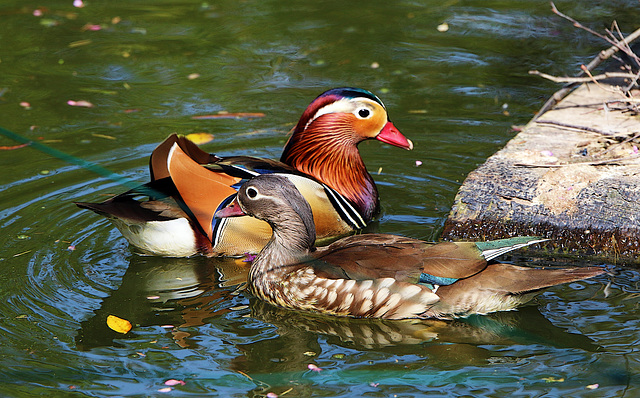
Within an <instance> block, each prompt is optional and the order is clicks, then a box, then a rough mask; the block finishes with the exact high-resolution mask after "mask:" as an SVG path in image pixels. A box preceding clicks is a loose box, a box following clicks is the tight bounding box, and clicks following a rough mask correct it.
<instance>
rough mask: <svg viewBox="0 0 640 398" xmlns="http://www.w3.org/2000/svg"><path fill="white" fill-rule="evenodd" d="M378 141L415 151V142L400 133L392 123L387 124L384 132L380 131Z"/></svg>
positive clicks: (383, 129)
mask: <svg viewBox="0 0 640 398" xmlns="http://www.w3.org/2000/svg"><path fill="white" fill-rule="evenodd" d="M376 139H377V140H378V141H382V142H384V143H385V144H389V145H393V146H397V147H399V148H404V149H407V150H409V151H410V150H412V149H413V142H411V140H408V139H407V137H405V136H404V135H402V133H401V132H400V131H398V129H397V128H396V126H394V125H393V123H391V122H387V124H386V125H385V126H384V127H383V128H382V130H380V133H379V134H378V135H377V136H376Z"/></svg>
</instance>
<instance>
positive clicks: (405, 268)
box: [314, 234, 487, 284]
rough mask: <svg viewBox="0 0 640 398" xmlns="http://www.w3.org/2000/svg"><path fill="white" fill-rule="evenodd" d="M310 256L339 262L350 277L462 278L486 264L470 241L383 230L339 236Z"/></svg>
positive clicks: (481, 268)
mask: <svg viewBox="0 0 640 398" xmlns="http://www.w3.org/2000/svg"><path fill="white" fill-rule="evenodd" d="M314 256H315V257H316V258H317V259H318V260H322V261H323V262H326V263H330V264H334V265H339V266H340V267H341V268H342V269H343V270H344V272H346V273H347V274H348V275H349V276H350V277H351V278H352V279H363V278H394V279H396V280H398V281H403V282H411V283H418V282H425V283H434V282H433V281H426V280H421V279H424V277H423V275H424V274H428V275H433V276H437V277H439V278H450V279H455V280H457V279H460V278H466V277H469V276H471V275H474V274H476V273H478V272H480V271H482V270H483V269H484V268H485V267H486V265H487V262H486V261H485V259H484V258H483V257H482V252H481V251H480V250H479V249H478V248H477V247H476V246H475V244H474V243H472V242H462V243H454V242H442V243H429V242H423V241H420V240H417V239H411V238H405V237H402V236H397V235H386V234H365V235H354V236H350V237H347V238H343V239H341V240H339V241H337V242H334V243H332V244H331V245H329V246H327V247H326V248H320V249H318V251H317V252H316V253H315V254H314ZM450 283H451V282H450ZM436 284H440V283H436Z"/></svg>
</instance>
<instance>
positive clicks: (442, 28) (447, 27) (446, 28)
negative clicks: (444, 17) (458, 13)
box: [438, 22, 449, 32]
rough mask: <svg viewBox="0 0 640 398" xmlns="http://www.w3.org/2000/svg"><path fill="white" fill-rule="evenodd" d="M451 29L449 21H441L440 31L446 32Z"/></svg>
mask: <svg viewBox="0 0 640 398" xmlns="http://www.w3.org/2000/svg"><path fill="white" fill-rule="evenodd" d="M448 30H449V24H448V23H446V22H445V23H441V24H440V25H438V32H446V31H448Z"/></svg>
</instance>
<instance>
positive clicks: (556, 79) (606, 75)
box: [529, 70, 638, 83]
mask: <svg viewBox="0 0 640 398" xmlns="http://www.w3.org/2000/svg"><path fill="white" fill-rule="evenodd" d="M529 74H530V75H535V76H540V77H542V78H544V79H547V80H551V81H552V82H556V83H588V82H592V81H597V80H604V79H610V78H623V79H637V78H638V75H636V74H633V73H624V72H606V73H603V74H601V75H595V76H590V77H558V76H552V75H548V74H546V73H543V72H540V71H537V70H530V71H529Z"/></svg>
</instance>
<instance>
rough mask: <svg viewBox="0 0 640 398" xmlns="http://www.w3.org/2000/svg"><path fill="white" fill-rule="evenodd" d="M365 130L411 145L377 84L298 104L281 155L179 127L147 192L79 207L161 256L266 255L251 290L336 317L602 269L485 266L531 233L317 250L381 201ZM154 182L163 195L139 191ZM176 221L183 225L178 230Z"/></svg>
mask: <svg viewBox="0 0 640 398" xmlns="http://www.w3.org/2000/svg"><path fill="white" fill-rule="evenodd" d="M370 138H375V139H378V140H380V141H382V142H385V143H389V144H392V145H395V146H398V147H401V148H405V149H411V148H412V144H411V142H410V141H409V140H407V139H406V138H405V137H404V136H403V135H402V134H401V133H400V132H399V131H398V130H397V129H396V128H395V127H394V126H393V124H392V123H391V122H390V121H389V120H388V117H387V114H386V110H385V108H384V105H383V104H382V102H381V101H380V100H379V99H378V98H377V97H375V96H374V95H373V94H371V93H369V92H368V91H365V90H360V89H353V88H340V89H333V90H329V91H327V92H325V93H324V94H322V95H320V96H319V97H318V98H316V99H315V100H314V101H313V102H312V103H311V105H310V106H309V107H308V108H307V110H306V111H305V112H304V113H303V115H302V117H301V119H300V121H299V122H298V124H297V126H296V127H295V129H294V131H293V134H292V136H291V137H290V139H289V141H288V142H287V144H286V146H285V149H284V152H283V155H282V158H281V161H280V162H276V161H272V160H266V159H257V158H251V157H227V158H222V157H218V156H215V155H210V154H208V153H205V152H203V151H201V150H200V149H199V148H198V147H197V146H196V145H195V144H193V143H191V142H190V141H188V140H187V139H185V138H181V137H177V136H175V135H173V136H171V137H169V138H168V139H167V140H166V141H165V142H163V143H162V144H160V146H158V148H156V150H154V152H153V154H152V156H151V161H150V168H151V177H152V181H151V182H150V183H149V184H146V186H145V189H143V190H134V191H130V192H127V193H124V194H121V195H118V196H116V197H114V198H112V199H109V200H107V201H106V202H103V203H100V204H95V203H77V204H78V206H80V207H83V208H88V209H91V210H93V211H96V212H98V213H100V214H104V215H107V216H108V217H110V218H112V219H113V220H114V222H115V224H116V225H117V226H118V228H119V229H120V230H121V231H122V233H123V235H124V236H125V237H126V238H127V239H128V240H129V242H130V243H132V244H133V245H135V246H137V247H139V248H141V249H143V250H145V251H147V252H151V253H153V254H160V255H169V256H187V255H192V254H195V253H203V254H207V255H237V254H243V253H247V252H258V251H260V253H259V254H258V256H257V257H256V258H255V259H254V260H253V262H252V264H251V267H250V270H249V279H248V282H249V287H250V290H251V292H252V293H253V294H254V295H255V296H256V297H258V298H260V299H262V300H264V301H266V302H268V303H270V304H273V305H276V306H279V307H282V308H287V309H295V310H304V311H313V312H320V313H327V314H332V315H338V316H351V317H361V318H383V319H409V318H438V319H454V318H460V317H466V316H469V315H472V314H486V313H490V312H495V311H505V310H511V309H515V308H516V307H518V306H520V305H522V304H524V303H526V302H528V301H530V300H531V299H532V298H533V297H534V296H535V295H537V294H538V293H539V292H540V291H541V289H544V288H546V287H550V286H553V285H557V284H561V283H567V282H573V281H578V280H582V279H586V278H591V277H594V276H597V275H601V274H603V273H604V272H605V271H604V270H603V269H601V268H599V267H582V268H573V269H534V268H528V267H518V266H513V265H508V264H489V263H488V261H489V260H491V259H493V258H495V257H497V256H499V255H501V254H504V253H506V252H509V251H511V250H515V249H518V248H521V247H524V246H528V245H531V244H534V243H538V242H541V241H543V240H541V239H538V238H536V237H520V238H512V239H503V240H499V241H493V242H475V243H474V242H458V243H454V242H443V243H429V242H423V241H420V240H416V239H410V238H405V237H400V236H395V235H385V234H365V235H355V236H350V237H346V238H342V239H340V240H337V241H335V242H333V243H331V244H329V245H328V246H325V247H317V246H316V245H317V244H322V243H323V242H326V241H327V240H331V239H336V238H337V237H339V236H342V235H346V234H349V233H352V232H354V231H357V230H359V229H362V228H363V227H364V226H365V225H366V224H367V223H368V222H370V221H371V220H372V219H373V217H374V216H375V214H376V212H377V211H378V207H379V199H378V194H377V190H376V187H375V183H374V182H373V179H372V178H371V176H370V175H369V174H368V173H367V171H366V169H365V166H364V163H363V162H362V159H361V157H360V155H359V153H358V150H357V144H358V143H360V142H361V141H363V140H365V139H370ZM148 189H153V190H154V191H160V192H162V194H161V195H158V197H152V198H150V200H149V201H145V202H139V201H137V200H135V198H136V196H139V192H146V191H147V190H148ZM214 215H215V216H214ZM176 225H177V226H179V227H180V228H181V230H180V229H179V230H176V232H171V231H170V229H171V228H173V227H174V226H176Z"/></svg>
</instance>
